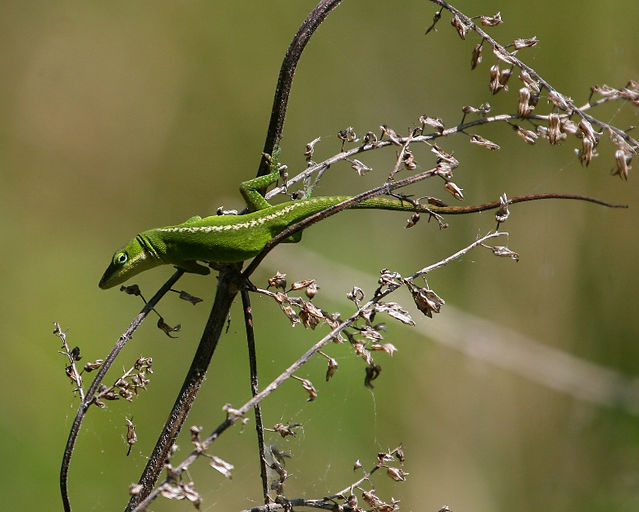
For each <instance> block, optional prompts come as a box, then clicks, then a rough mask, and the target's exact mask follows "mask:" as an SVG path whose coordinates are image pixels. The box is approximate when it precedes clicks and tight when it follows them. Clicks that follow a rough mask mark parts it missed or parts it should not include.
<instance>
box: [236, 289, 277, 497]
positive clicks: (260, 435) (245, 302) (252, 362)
mask: <svg viewBox="0 0 639 512" xmlns="http://www.w3.org/2000/svg"><path fill="white" fill-rule="evenodd" d="M240 293H241V295H242V307H243V309H244V324H245V326H246V341H247V342H248V352H249V367H250V371H251V395H252V396H255V395H257V393H258V392H259V387H258V380H257V356H256V352H255V331H254V330H253V313H252V311H251V298H250V295H249V293H248V290H246V289H242V291H241V292H240ZM253 410H254V411H255V430H256V432H257V447H258V452H259V463H260V477H261V479H262V493H263V495H264V503H266V504H268V503H270V501H271V499H270V498H269V495H268V478H267V472H266V456H265V453H264V424H263V423H262V409H261V408H260V404H259V402H258V403H256V404H255V408H254V409H253Z"/></svg>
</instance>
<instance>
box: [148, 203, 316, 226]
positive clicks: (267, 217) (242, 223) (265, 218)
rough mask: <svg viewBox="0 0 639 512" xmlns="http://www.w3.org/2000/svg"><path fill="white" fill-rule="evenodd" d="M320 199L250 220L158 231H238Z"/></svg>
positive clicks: (268, 220) (290, 206)
mask: <svg viewBox="0 0 639 512" xmlns="http://www.w3.org/2000/svg"><path fill="white" fill-rule="evenodd" d="M320 200H321V199H320V198H313V199H308V200H306V201H299V202H295V203H293V204H290V205H288V206H286V207H284V208H282V209H281V210H279V211H277V212H274V213H271V214H269V215H265V216H264V217H258V218H256V219H253V220H250V221H248V222H239V223H235V224H226V225H223V226H174V227H168V228H159V229H158V231H167V232H171V233H211V232H216V231H238V230H240V229H245V228H248V229H250V228H255V227H257V226H261V225H262V224H265V223H267V222H270V221H272V220H275V219H277V218H278V217H281V216H282V215H286V214H287V213H289V212H291V211H293V210H295V209H296V208H299V207H300V206H304V205H308V204H312V203H317V202H319V201H320Z"/></svg>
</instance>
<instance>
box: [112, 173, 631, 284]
mask: <svg viewBox="0 0 639 512" xmlns="http://www.w3.org/2000/svg"><path fill="white" fill-rule="evenodd" d="M274 167H275V166H274ZM278 178H279V172H278V171H277V170H274V171H273V172H272V173H271V174H269V175H267V176H262V177H259V178H255V179H253V180H250V181H246V182H244V183H243V184H242V186H241V187H240V192H241V193H242V195H243V196H244V199H245V201H246V204H247V206H248V209H249V211H250V213H247V214H246V215H213V216H211V217H205V218H201V217H191V218H190V219H188V220H187V221H186V222H183V223H182V224H178V225H176V226H168V227H164V228H157V229H150V230H148V231H143V232H142V233H140V234H138V235H137V236H136V237H135V238H134V239H133V240H131V241H130V242H129V243H128V244H126V245H125V246H124V247H122V248H121V249H120V250H118V251H116V253H115V254H114V255H113V258H112V260H111V263H110V264H109V266H108V268H107V269H106V271H105V272H104V275H103V276H102V279H101V280H100V283H99V286H100V288H102V289H107V288H111V287H113V286H116V285H118V284H120V283H123V282H124V281H126V280H127V279H130V278H131V277H133V276H135V275H137V274H139V273H140V272H143V271H145V270H148V269H150V268H153V267H157V266H159V265H175V266H176V267H179V268H181V269H184V270H185V271H186V272H193V273H196V274H203V275H206V274H209V273H210V269H209V268H208V267H207V266H205V265H201V264H200V263H198V262H207V263H233V262H240V261H244V260H247V259H249V258H252V257H253V256H256V255H257V254H258V253H259V252H260V251H261V250H262V249H263V248H264V246H265V245H266V243H267V242H268V241H269V240H270V239H271V238H273V237H274V236H276V235H277V234H279V233H280V232H282V231H283V230H284V229H286V228H287V227H289V226H291V225H293V224H295V223H296V222H299V221H301V220H303V219H305V218H307V217H309V216H311V215H313V214H315V213H318V212H321V211H322V210H325V209H326V208H329V207H331V206H335V205H336V204H338V203H341V202H342V201H345V200H347V199H350V196H321V197H315V198H309V199H301V200H298V201H288V202H285V203H281V204H278V205H276V206H271V205H270V204H269V203H268V202H267V201H266V199H265V198H264V197H263V196H262V195H261V194H260V193H259V192H258V190H259V189H265V188H266V187H268V186H269V185H271V184H273V183H275V182H276V181H277V180H278ZM551 198H561V199H578V200H585V201H590V202H594V203H597V204H603V205H605V206H619V205H611V204H609V203H605V202H603V201H599V200H597V199H592V198H589V197H584V196H578V195H567V194H535V195H530V196H519V197H513V198H510V199H509V200H508V202H509V204H513V203H519V202H523V201H531V200H537V199H551ZM499 206H501V202H500V201H494V202H490V203H483V204H479V205H473V206H434V205H433V206H431V205H428V206H415V205H413V204H411V203H409V202H407V201H400V200H397V199H385V198H373V199H368V200H365V201H362V202H361V203H358V204H356V205H354V206H352V207H351V208H353V209H363V208H368V209H377V210H400V211H408V212H425V213H435V214H439V215H446V214H465V213H472V212H479V211H484V210H490V209H494V208H498V207H499ZM300 239H301V232H300V233H299V234H297V235H294V236H293V237H291V238H289V239H288V240H287V241H288V242H298V241H299V240H300Z"/></svg>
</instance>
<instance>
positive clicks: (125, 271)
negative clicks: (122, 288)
mask: <svg viewBox="0 0 639 512" xmlns="http://www.w3.org/2000/svg"><path fill="white" fill-rule="evenodd" d="M140 238H141V236H140V235H138V236H136V237H135V238H134V239H133V240H131V241H130V242H129V243H128V244H126V245H125V246H124V247H122V249H120V250H118V251H116V252H115V254H114V255H113V258H112V259H111V263H109V266H108V267H107V269H106V270H105V271H104V275H103V276H102V279H100V283H99V284H98V286H99V287H100V288H102V289H103V290H106V289H107V288H112V287H113V286H115V285H118V284H120V283H123V282H124V281H126V280H127V279H129V278H131V277H133V276H134V275H136V274H139V273H140V272H142V271H143V270H147V269H149V268H152V267H154V266H156V265H157V261H156V260H155V258H153V257H152V256H151V255H150V254H148V253H147V251H145V249H144V247H143V245H142V243H140V242H141V241H140ZM142 241H143V240H142ZM145 245H146V244H145Z"/></svg>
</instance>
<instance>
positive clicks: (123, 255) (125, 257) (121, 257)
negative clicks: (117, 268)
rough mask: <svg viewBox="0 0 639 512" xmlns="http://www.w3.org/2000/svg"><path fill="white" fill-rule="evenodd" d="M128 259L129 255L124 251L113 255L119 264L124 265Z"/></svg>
mask: <svg viewBox="0 0 639 512" xmlns="http://www.w3.org/2000/svg"><path fill="white" fill-rule="evenodd" d="M128 259H129V255H128V254H127V253H126V252H121V253H120V254H118V255H117V256H116V257H115V261H117V262H118V263H119V264H120V265H124V264H125V263H126V262H127V260H128Z"/></svg>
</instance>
